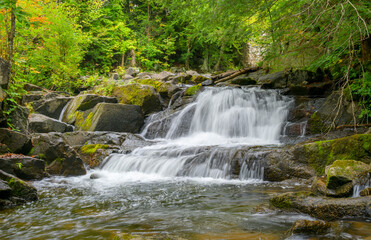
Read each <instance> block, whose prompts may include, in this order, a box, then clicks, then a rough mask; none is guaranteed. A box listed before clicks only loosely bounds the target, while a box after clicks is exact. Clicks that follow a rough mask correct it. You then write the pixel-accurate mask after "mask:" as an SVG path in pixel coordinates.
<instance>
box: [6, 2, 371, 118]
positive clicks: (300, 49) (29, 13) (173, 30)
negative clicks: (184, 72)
mask: <svg viewBox="0 0 371 240" xmlns="http://www.w3.org/2000/svg"><path fill="white" fill-rule="evenodd" d="M370 9H371V2H370V1H367V0H365V1H360V0H353V1H350V0H259V1H257V0H186V1H180V0H156V1H155V0H130V1H129V0H65V1H61V0H54V1H51V0H0V57H1V58H3V59H5V60H7V61H8V62H9V63H10V65H11V71H10V73H9V74H10V79H11V81H10V84H9V85H8V86H6V87H5V90H6V91H7V93H8V95H9V96H11V97H10V98H9V99H10V100H9V101H12V99H14V98H15V97H16V95H17V94H18V93H19V92H20V91H21V90H20V89H21V88H22V87H21V84H22V83H24V82H28V83H33V84H36V85H39V86H43V87H47V88H49V89H52V90H63V91H69V92H73V91H74V89H76V88H78V87H79V86H81V85H84V84H85V85H86V84H90V83H86V82H83V81H86V79H85V80H82V79H81V78H80V76H85V75H90V76H93V75H97V74H98V75H108V74H109V73H111V72H113V71H115V72H122V71H124V70H125V69H126V68H127V67H129V66H132V67H140V68H141V69H142V70H144V71H161V70H169V69H170V68H171V67H174V66H176V67H182V68H185V69H195V70H197V71H202V72H215V71H223V70H227V69H239V68H244V67H250V66H256V65H258V66H263V67H265V68H267V69H269V71H278V70H290V69H295V68H300V69H308V70H312V71H316V70H317V69H319V68H321V69H322V70H326V71H329V72H331V74H332V76H333V78H334V79H335V80H336V82H337V83H338V87H339V88H342V89H343V90H348V92H351V93H353V96H354V98H356V99H358V100H359V101H360V103H361V104H362V105H363V106H364V109H365V110H364V112H363V114H364V115H368V116H371V111H370V109H371V107H370V105H371V100H370V99H371V73H370V72H371V70H370V68H371V67H370V49H371V40H370V33H369V32H370V21H371V10H370ZM90 81H92V82H93V80H90ZM91 84H95V83H91Z"/></svg>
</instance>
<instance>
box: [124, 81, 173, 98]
mask: <svg viewBox="0 0 371 240" xmlns="http://www.w3.org/2000/svg"><path fill="white" fill-rule="evenodd" d="M131 83H139V84H141V85H148V86H151V87H153V88H154V89H155V90H156V92H157V93H159V94H160V96H161V97H163V98H169V97H171V96H172V95H170V93H171V89H172V88H173V86H174V85H173V84H170V83H167V82H162V81H157V80H154V79H135V80H132V81H131Z"/></svg>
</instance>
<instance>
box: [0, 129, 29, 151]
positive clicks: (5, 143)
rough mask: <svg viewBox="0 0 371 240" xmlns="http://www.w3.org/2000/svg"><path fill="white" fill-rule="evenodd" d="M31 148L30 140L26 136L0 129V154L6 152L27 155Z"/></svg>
mask: <svg viewBox="0 0 371 240" xmlns="http://www.w3.org/2000/svg"><path fill="white" fill-rule="evenodd" d="M31 148H32V143H31V139H30V138H29V137H28V136H27V135H25V134H23V133H20V132H17V131H12V130H9V129H7V128H0V154H1V153H8V152H11V153H22V154H27V153H29V152H30V150H31Z"/></svg>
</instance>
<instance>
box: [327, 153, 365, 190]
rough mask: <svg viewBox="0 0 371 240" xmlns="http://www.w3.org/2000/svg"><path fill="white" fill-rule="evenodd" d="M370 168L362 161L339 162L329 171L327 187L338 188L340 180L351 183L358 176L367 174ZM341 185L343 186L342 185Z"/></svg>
mask: <svg viewBox="0 0 371 240" xmlns="http://www.w3.org/2000/svg"><path fill="white" fill-rule="evenodd" d="M369 171H370V166H369V165H368V164H365V163H363V162H360V161H354V160H337V161H335V162H334V163H333V164H332V165H331V167H330V168H329V170H328V174H327V187H329V188H331V187H333V186H337V182H338V179H340V180H342V181H345V180H348V181H351V180H353V179H355V178H357V177H358V176H362V175H364V174H365V173H366V174H367V173H368V172H369ZM340 185H341V184H340Z"/></svg>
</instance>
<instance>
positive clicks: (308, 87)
mask: <svg viewBox="0 0 371 240" xmlns="http://www.w3.org/2000/svg"><path fill="white" fill-rule="evenodd" d="M332 87H333V83H332V82H331V81H326V82H319V83H312V84H306V83H303V84H301V85H290V86H289V91H288V93H287V94H288V95H299V96H312V97H321V96H325V95H327V94H328V93H329V92H330V90H331V89H332Z"/></svg>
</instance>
